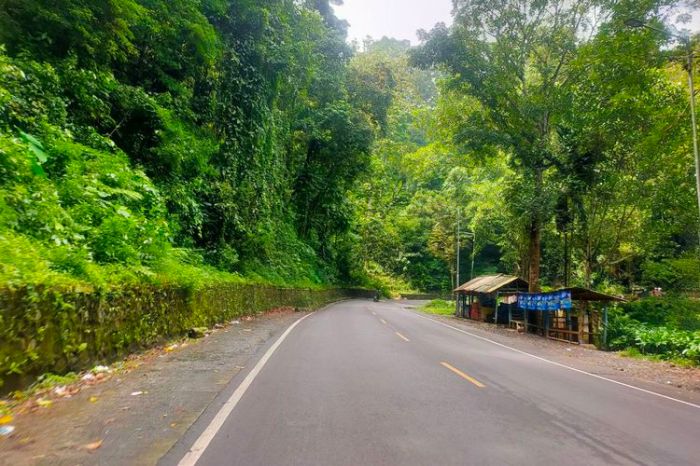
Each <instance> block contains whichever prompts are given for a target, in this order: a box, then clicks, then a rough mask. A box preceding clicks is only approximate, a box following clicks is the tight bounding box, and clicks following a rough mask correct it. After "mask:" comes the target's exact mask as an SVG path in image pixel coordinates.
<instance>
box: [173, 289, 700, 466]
mask: <svg viewBox="0 0 700 466" xmlns="http://www.w3.org/2000/svg"><path fill="white" fill-rule="evenodd" d="M275 345H278V346H275V347H272V348H269V349H268V352H267V353H266V354H265V356H263V357H262V359H261V361H259V362H258V364H257V365H255V364H252V365H254V366H255V367H251V368H249V369H250V372H248V374H247V377H246V373H243V374H241V375H240V377H237V378H236V379H234V380H233V381H232V386H231V387H230V389H229V390H228V391H226V392H225V393H222V396H221V397H220V398H221V400H219V402H218V403H214V404H213V405H212V406H211V407H210V409H209V410H208V412H206V413H205V414H204V415H203V416H202V418H200V420H199V421H198V422H197V423H196V424H195V425H194V426H193V427H192V429H190V431H189V433H188V434H187V435H186V436H185V437H184V438H183V439H182V440H181V442H180V443H179V444H178V445H176V446H175V447H174V448H173V450H171V452H170V453H169V454H168V455H167V456H166V457H165V458H163V460H162V463H163V464H178V463H179V464H181V465H182V466H186V465H192V464H198V465H246V466H255V465H261V466H262V465H265V466H275V465H348V466H349V465H353V466H355V465H466V464H475V465H484V464H493V465H507V464H546V465H554V464H586V465H590V464H650V465H651V464H654V465H661V464H662V465H673V464H687V465H690V464H700V409H699V408H698V407H696V406H694V405H692V404H684V403H681V402H678V401H674V400H671V399H667V398H663V397H660V396H655V395H653V394H650V393H645V392H643V391H639V390H635V389H633V388H630V387H626V386H623V385H620V384H615V383H613V382H610V381H606V380H601V379H599V378H595V377H592V376H590V375H587V374H584V373H581V372H576V371H573V370H570V369H567V368H565V367H561V366H558V365H555V364H551V363H548V362H546V361H543V360H540V359H538V358H536V357H533V356H531V355H528V354H525V353H522V352H518V351H517V350H513V349H510V348H507V347H504V346H499V345H498V344H495V343H494V342H490V341H487V340H485V339H481V338H479V337H476V336H473V335H469V334H466V333H464V332H460V331H458V330H456V329H453V328H448V327H447V326H445V325H441V324H440V323H437V322H435V321H433V320H430V319H428V318H426V317H424V316H421V315H418V314H415V313H413V312H410V311H407V310H405V309H403V308H402V307H401V306H400V305H398V304H396V303H372V302H367V301H349V302H344V303H340V304H336V305H334V306H331V307H330V308H328V309H326V310H324V311H321V312H318V313H315V314H312V315H310V316H308V317H307V318H305V319H304V320H303V321H301V322H299V323H298V325H297V326H296V327H295V328H293V329H291V331H289V332H288V334H287V335H286V338H285V339H284V340H283V341H277V342H276V343H275ZM193 445H195V446H197V445H198V446H199V447H201V448H200V449H199V450H197V449H196V448H195V451H194V453H193V452H190V453H189V454H188V450H190V449H191V448H192V447H193Z"/></svg>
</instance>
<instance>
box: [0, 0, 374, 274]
mask: <svg viewBox="0 0 700 466" xmlns="http://www.w3.org/2000/svg"><path fill="white" fill-rule="evenodd" d="M0 11H1V13H0V30H1V31H2V32H0V43H2V44H4V45H3V46H4V47H6V50H7V52H5V49H4V48H0V71H2V73H0V153H1V154H2V157H0V234H2V235H3V237H4V238H7V241H10V242H17V243H23V242H24V241H30V242H33V244H34V248H35V249H36V250H37V251H41V252H42V254H41V257H40V259H39V262H38V264H43V265H42V267H43V269H44V270H45V269H50V270H51V271H52V274H46V275H45V276H44V279H42V275H41V273H40V272H39V270H41V269H42V267H39V265H38V264H37V265H32V266H30V265H29V264H30V262H32V260H29V259H26V260H25V259H21V258H20V257H17V256H16V255H6V256H4V257H3V258H2V259H0V262H1V263H2V265H3V267H4V269H5V270H6V271H7V275H8V276H10V275H11V276H12V277H14V278H12V280H13V281H12V283H13V284H15V285H21V284H22V280H25V279H26V280H30V279H31V280H32V283H40V282H41V281H42V280H46V282H47V283H48V282H53V281H54V280H58V278H57V277H58V276H63V279H61V280H63V281H66V282H73V283H76V284H80V286H84V285H94V286H98V287H101V286H113V285H117V284H119V283H120V282H121V281H123V282H124V283H133V282H146V283H152V282H158V281H161V280H163V279H171V278H172V274H166V276H167V278H166V277H163V276H162V274H163V273H164V272H163V267H161V264H163V263H168V264H170V265H171V266H172V265H173V264H177V263H178V261H179V260H180V259H182V256H183V255H182V254H179V253H178V252H176V251H179V250H184V249H188V250H191V253H188V254H185V255H186V256H197V257H200V258H202V261H199V262H197V265H196V266H195V265H192V264H180V266H178V267H182V268H188V269H192V268H194V267H198V268H200V269H201V270H202V272H201V274H203V275H207V274H209V273H211V270H210V267H209V266H213V267H215V268H217V269H218V270H220V271H221V272H222V273H223V274H228V275H227V276H228V279H229V280H232V281H236V280H239V278H238V277H240V276H241V275H245V276H246V279H247V280H250V281H254V282H259V281H267V282H269V283H276V284H297V285H305V286H308V285H313V286H320V285H322V284H324V283H329V282H338V281H343V280H345V281H347V280H349V279H350V275H351V273H352V270H350V269H351V268H352V266H348V264H349V261H348V260H347V257H345V256H343V254H344V253H343V251H344V250H347V248H345V246H344V245H346V244H347V242H348V234H349V230H350V224H351V218H352V215H353V211H352V209H351V207H350V205H349V202H348V191H349V190H350V188H351V187H352V186H353V184H354V182H355V180H356V179H357V178H358V177H359V176H360V175H361V174H362V173H364V172H365V170H366V168H367V165H368V154H369V150H370V146H371V144H372V142H373V139H374V135H375V132H376V128H375V125H374V123H373V118H374V117H373V115H370V114H369V113H368V112H369V111H370V108H369V107H368V106H367V105H366V104H365V103H366V102H365V101H363V100H362V97H352V98H351V97H350V95H349V94H350V93H349V92H348V90H347V86H346V81H348V75H349V71H348V68H347V64H348V59H349V57H350V55H351V51H350V49H349V47H348V46H347V45H346V44H345V41H344V26H343V23H342V22H339V21H337V20H335V18H334V16H333V13H332V9H330V8H329V7H328V5H327V4H326V3H325V2H308V3H305V2H264V3H259V2H258V3H256V2H228V1H219V0H176V1H163V0H110V1H109V2H102V3H95V2H85V1H83V0H71V1H69V2H68V3H66V2H55V1H52V2H38V1H28V2H24V1H23V2H19V1H14V0H5V1H3V2H2V8H1V9H0ZM319 13H320V14H319ZM344 248H345V249H344ZM20 250H21V251H24V250H25V249H20ZM26 250H27V251H30V250H31V247H27V248H26ZM13 257H14V259H13ZM15 261H18V262H15ZM176 268H177V267H176ZM201 274H198V275H201ZM61 280H58V281H61ZM185 281H186V280H185Z"/></svg>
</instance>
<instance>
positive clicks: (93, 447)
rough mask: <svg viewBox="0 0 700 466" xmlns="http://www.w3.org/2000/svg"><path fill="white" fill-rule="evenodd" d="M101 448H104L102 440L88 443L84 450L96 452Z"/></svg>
mask: <svg viewBox="0 0 700 466" xmlns="http://www.w3.org/2000/svg"><path fill="white" fill-rule="evenodd" d="M101 446H102V440H98V441H97V442H92V443H88V444H87V445H85V447H83V448H85V449H86V450H88V451H95V450H97V449H98V448H100V447H101Z"/></svg>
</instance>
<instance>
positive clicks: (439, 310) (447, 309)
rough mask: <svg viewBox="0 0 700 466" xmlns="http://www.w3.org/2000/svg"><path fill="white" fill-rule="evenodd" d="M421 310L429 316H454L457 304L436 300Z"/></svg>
mask: <svg viewBox="0 0 700 466" xmlns="http://www.w3.org/2000/svg"><path fill="white" fill-rule="evenodd" d="M420 310H421V311H423V312H425V313H428V314H436V315H440V316H453V315H455V303H454V301H445V300H444V299H435V300H433V301H430V302H429V303H428V304H425V305H423V306H421V308H420Z"/></svg>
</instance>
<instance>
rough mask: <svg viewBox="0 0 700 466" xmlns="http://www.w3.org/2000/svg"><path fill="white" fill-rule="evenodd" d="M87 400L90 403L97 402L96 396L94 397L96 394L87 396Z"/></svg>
mask: <svg viewBox="0 0 700 466" xmlns="http://www.w3.org/2000/svg"><path fill="white" fill-rule="evenodd" d="M89 400H90V403H97V397H96V396H91V397H90V398H89Z"/></svg>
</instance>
